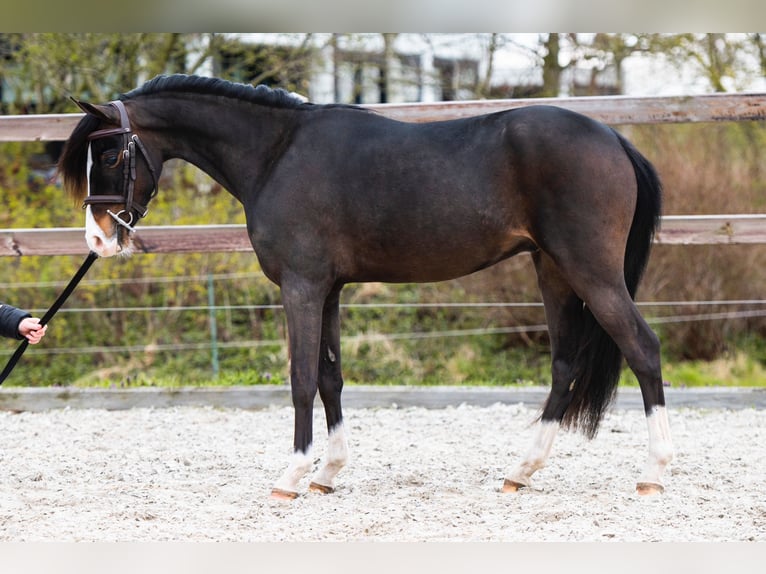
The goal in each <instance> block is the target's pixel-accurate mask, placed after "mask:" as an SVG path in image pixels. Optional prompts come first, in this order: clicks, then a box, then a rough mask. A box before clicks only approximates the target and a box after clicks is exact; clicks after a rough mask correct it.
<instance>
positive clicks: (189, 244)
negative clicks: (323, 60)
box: [0, 215, 766, 257]
mask: <svg viewBox="0 0 766 574" xmlns="http://www.w3.org/2000/svg"><path fill="white" fill-rule="evenodd" d="M134 237H135V243H136V247H137V248H138V252H143V253H216V252H234V251H239V252H249V251H252V249H253V248H252V246H251V245H250V240H249V239H248V236H247V230H246V229H245V226H244V225H167V226H153V227H152V226H141V227H138V228H137V231H136V235H135V236H134ZM655 242H656V243H658V244H663V245H714V244H725V245H735V244H744V243H761V244H763V243H766V215H698V216H689V215H686V216H679V215H668V216H665V217H663V219H662V229H661V231H660V233H658V234H657V236H656V238H655ZM87 252H88V248H87V247H86V245H85V230H84V229H83V228H80V227H58V228H49V229H0V256H16V257H20V256H26V255H84V254H86V253H87Z"/></svg>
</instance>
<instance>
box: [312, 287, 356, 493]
mask: <svg viewBox="0 0 766 574" xmlns="http://www.w3.org/2000/svg"><path fill="white" fill-rule="evenodd" d="M339 302H340V288H338V289H335V290H334V291H333V292H332V293H330V295H329V297H328V298H327V301H325V305H324V312H323V314H322V339H321V343H320V346H319V395H320V396H321V397H322V403H323V404H324V411H325V417H326V418H327V432H328V440H327V458H326V461H325V463H324V466H323V467H322V468H321V469H320V470H319V472H317V474H316V475H314V478H313V480H312V481H311V484H310V485H309V489H310V490H314V491H318V492H322V493H325V494H326V493H330V492H333V490H335V476H336V475H337V474H338V473H339V472H340V470H341V469H342V468H343V467H344V466H345V465H346V461H347V460H348V442H347V440H346V433H345V429H344V427H343V412H342V410H341V405H340V396H341V391H342V390H343V377H342V375H341V361H340V317H339V314H340V309H339V307H340V305H339Z"/></svg>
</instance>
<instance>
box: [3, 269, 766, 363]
mask: <svg viewBox="0 0 766 574" xmlns="http://www.w3.org/2000/svg"><path fill="white" fill-rule="evenodd" d="M263 277H264V276H263V274H262V273H259V272H242V273H219V274H212V273H211V274H206V275H185V276H170V277H142V278H125V279H104V280H98V279H95V280H86V281H83V282H82V287H83V288H85V287H102V286H115V285H125V284H133V285H135V284H169V283H187V282H195V283H202V282H207V284H208V289H209V290H210V297H209V301H210V302H211V303H210V304H207V305H177V306H170V305H162V306H158V305H149V306H107V307H71V308H63V309H61V310H60V311H59V312H60V313H62V314H97V313H170V312H172V313H179V312H183V313H204V314H206V315H208V316H209V317H210V318H211V319H210V322H211V325H210V328H211V337H210V339H209V340H207V341H202V342H192V343H168V344H162V343H154V342H152V343H147V344H143V345H113V346H112V345H110V346H101V345H98V346H80V347H57V348H40V349H37V350H36V353H37V354H41V355H76V354H94V353H140V352H149V351H151V352H177V351H200V350H208V351H209V350H211V349H241V348H257V347H284V346H286V344H287V342H286V339H284V338H280V339H249V340H240V341H220V340H218V339H217V337H216V335H215V333H216V328H215V313H216V312H218V311H224V312H232V311H233V312H236V311H274V312H281V311H282V305H280V304H246V305H220V304H215V303H214V301H215V295H214V287H213V284H214V282H215V281H225V280H237V279H252V278H258V279H262V278H263ZM65 284H66V282H65V281H47V282H27V283H0V289H7V288H29V289H40V288H43V287H48V288H57V287H61V286H63V285H65ZM637 305H638V306H639V307H643V308H648V309H655V310H663V309H672V310H678V309H683V308H697V309H698V308H701V307H702V308H721V307H723V308H726V309H727V310H723V311H715V312H694V313H675V314H670V315H662V314H659V315H655V316H651V315H650V316H647V317H646V320H647V322H648V323H649V324H650V325H660V324H662V325H671V324H680V323H689V322H703V321H730V320H738V319H750V318H760V317H766V299H719V300H692V301H680V300H670V301H638V302H637ZM542 307H543V303H542V302H541V301H526V302H508V301H479V302H472V301H444V302H375V303H342V304H341V309H354V310H380V309H386V310H397V309H413V308H416V309H419V308H422V309H446V308H451V309H493V308H518V309H523V308H542ZM743 307H744V309H743ZM44 311H45V309H30V312H31V313H33V314H36V315H39V314H42V313H43V312H44ZM545 331H547V325H546V324H544V323H542V324H528V325H514V326H502V327H491V326H486V327H481V328H471V329H444V330H438V329H437V330H429V331H406V332H393V333H379V332H376V333H359V334H353V335H347V336H344V337H343V338H342V341H343V342H344V343H347V344H348V343H360V342H366V343H376V342H389V341H396V340H418V339H436V338H453V337H480V336H491V335H506V334H514V333H528V334H529V333H540V332H545ZM11 352H12V351H10V350H8V351H0V355H8V354H10V353H11Z"/></svg>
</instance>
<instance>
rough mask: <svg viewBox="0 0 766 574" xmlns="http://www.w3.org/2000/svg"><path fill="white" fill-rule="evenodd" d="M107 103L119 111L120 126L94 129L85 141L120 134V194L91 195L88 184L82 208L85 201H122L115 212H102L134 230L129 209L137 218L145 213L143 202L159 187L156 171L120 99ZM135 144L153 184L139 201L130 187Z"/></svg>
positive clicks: (145, 204)
mask: <svg viewBox="0 0 766 574" xmlns="http://www.w3.org/2000/svg"><path fill="white" fill-rule="evenodd" d="M109 105H111V106H113V107H114V108H116V109H117V111H118V112H119V114H120V127H118V128H107V129H103V130H96V131H94V132H92V133H91V134H89V135H88V141H89V142H91V141H93V140H95V139H99V138H104V137H109V136H114V135H122V136H123V150H122V172H123V184H122V186H123V187H122V194H121V195H116V194H115V195H93V194H92V193H91V189H90V185H88V197H86V198H85V201H84V202H83V208H85V206H87V205H95V204H105V203H108V204H115V203H120V204H124V206H125V207H124V208H123V209H121V210H120V211H119V212H117V213H114V212H113V211H111V210H110V209H107V210H106V212H107V213H108V214H109V216H110V217H111V218H112V219H114V220H115V221H116V222H117V223H118V224H119V225H121V226H122V227H125V228H126V229H128V231H135V230H134V228H133V213H134V212H135V213H137V214H138V219H141V218H142V217H145V216H146V214H147V212H148V207H147V206H148V204H149V201H151V199H152V198H153V197H154V196H155V195H157V191H158V188H159V182H158V172H157V171H156V170H155V169H154V165H152V160H151V159H150V158H149V154H148V153H147V151H146V148H145V147H144V144H143V143H142V142H141V139H140V138H139V137H138V135H137V134H134V133H133V130H132V129H131V128H130V120H129V119H128V113H127V111H126V110H125V104H123V103H122V102H121V101H120V100H114V101H112V102H109ZM136 147H138V150H139V151H140V152H141V153H142V154H143V156H144V160H145V161H146V165H147V167H148V168H149V172H150V173H151V174H152V179H153V181H154V187H153V188H152V191H151V192H150V193H149V197H148V198H147V199H146V201H145V202H144V203H143V204H141V203H138V202H137V201H134V200H133V190H134V188H135V183H136ZM88 158H91V147H90V144H88ZM89 181H90V178H89ZM123 214H127V216H128V218H127V219H123V217H122V216H123Z"/></svg>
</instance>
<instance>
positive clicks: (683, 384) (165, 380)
mask: <svg viewBox="0 0 766 574" xmlns="http://www.w3.org/2000/svg"><path fill="white" fill-rule="evenodd" d="M543 371H544V370H543V369H541V370H540V371H539V372H538V373H537V375H539V376H534V377H530V378H516V379H514V380H511V381H503V380H501V379H499V378H498V377H497V376H495V377H491V378H487V379H483V378H481V377H467V378H464V377H460V378H459V380H452V381H450V380H447V381H441V382H440V381H438V380H435V379H427V380H425V381H424V380H420V379H417V378H413V377H390V378H386V379H385V380H354V379H347V380H346V384H347V385H359V384H366V385H371V384H372V385H379V386H386V385H412V386H415V385H439V384H443V385H447V386H449V385H455V386H457V385H460V386H477V387H481V386H493V387H497V386H514V387H519V386H524V387H530V386H531V387H534V386H546V387H547V386H548V385H549V375H548V374H546V373H545V372H543ZM663 375H664V379H665V382H666V384H668V385H669V386H670V387H671V388H693V387H764V388H766V367H764V365H763V363H761V362H760V361H758V360H756V359H755V358H754V357H752V356H750V355H748V354H747V353H744V352H741V351H740V352H736V353H734V354H733V355H732V356H730V357H726V358H720V359H716V360H713V361H682V362H670V363H666V364H665V365H664V366H663ZM22 380H23V379H22ZM286 380H287V379H286V377H280V376H272V375H270V374H269V373H260V372H257V371H255V370H252V371H248V370H224V371H222V372H221V374H219V376H218V377H214V376H212V374H211V375H209V376H205V375H200V376H198V377H195V378H194V379H193V380H190V379H187V378H185V377H183V376H181V375H168V374H157V375H153V374H152V373H151V372H146V373H140V374H138V375H135V376H130V377H117V378H112V377H109V376H107V377H83V378H81V379H80V380H79V381H78V382H77V383H76V384H75V385H74V386H78V387H99V388H110V387H111V388H138V387H163V388H178V387H227V386H248V385H283V384H286ZM620 385H621V386H625V387H638V381H637V380H636V378H635V375H633V373H632V372H631V371H630V370H629V369H627V368H626V369H624V370H623V373H622V377H621V379H620ZM10 386H15V385H10Z"/></svg>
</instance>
